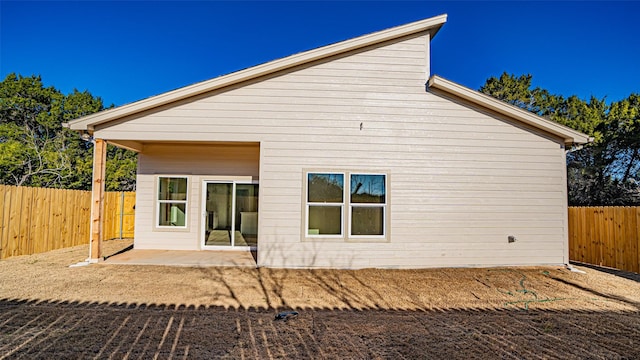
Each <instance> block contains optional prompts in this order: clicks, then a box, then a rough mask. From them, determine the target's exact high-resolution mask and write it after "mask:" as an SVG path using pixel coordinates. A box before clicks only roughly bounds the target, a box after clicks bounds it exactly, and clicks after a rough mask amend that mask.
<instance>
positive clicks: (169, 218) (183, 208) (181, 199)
mask: <svg viewBox="0 0 640 360" xmlns="http://www.w3.org/2000/svg"><path fill="white" fill-rule="evenodd" d="M157 209H158V213H157V215H158V221H157V223H156V224H157V226H158V227H178V228H186V227H187V178H186V177H166V176H161V177H158V197H157Z"/></svg>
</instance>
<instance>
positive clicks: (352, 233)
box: [305, 172, 388, 239]
mask: <svg viewBox="0 0 640 360" xmlns="http://www.w3.org/2000/svg"><path fill="white" fill-rule="evenodd" d="M306 185H307V186H306V189H307V193H306V194H305V195H306V214H305V231H306V234H305V236H306V237H308V238H313V237H322V238H325V237H334V238H343V239H344V238H350V239H361V238H367V239H384V238H386V236H387V229H386V224H387V217H388V212H387V203H388V199H387V175H386V174H383V173H366V172H358V173H349V172H345V173H339V172H307V173H306ZM347 194H348V195H347ZM345 234H346V236H345Z"/></svg>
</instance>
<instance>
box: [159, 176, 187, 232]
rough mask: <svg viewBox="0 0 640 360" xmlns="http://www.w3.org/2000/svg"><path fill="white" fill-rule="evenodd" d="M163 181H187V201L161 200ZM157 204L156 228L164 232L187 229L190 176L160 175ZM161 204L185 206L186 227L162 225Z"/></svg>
mask: <svg viewBox="0 0 640 360" xmlns="http://www.w3.org/2000/svg"><path fill="white" fill-rule="evenodd" d="M162 179H185V181H186V184H185V199H184V200H160V199H159V194H160V183H161V182H162ZM154 197H155V203H156V211H155V213H156V216H155V218H156V220H155V223H154V225H155V228H156V229H162V230H169V229H187V228H188V224H189V177H188V176H180V175H158V176H157V181H156V191H155V195H154ZM161 204H184V226H171V225H160V210H161Z"/></svg>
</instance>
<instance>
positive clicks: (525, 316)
mask: <svg viewBox="0 0 640 360" xmlns="http://www.w3.org/2000/svg"><path fill="white" fill-rule="evenodd" d="M638 343H640V313H638V312H612V311H591V312H587V311H573V310H567V311H549V310H530V311H523V310H514V309H509V310H507V309H503V310H477V309H475V310H461V309H458V310H444V309H439V310H431V311H410V310H384V311H382V310H352V309H350V310H339V309H305V310H301V311H300V314H299V315H298V316H297V317H295V318H291V319H290V320H288V321H282V320H280V321H279V320H275V319H274V316H273V312H272V311H270V310H268V309H255V308H250V309H233V308H223V307H204V306H199V307H195V306H176V305H157V304H135V303H132V304H129V303H96V302H64V301H63V302H48V301H28V300H17V299H0V358H2V359H15V358H29V359H48V358H51V356H52V355H53V354H55V357H57V358H94V359H106V358H120V359H134V358H135V359H151V358H160V359H170V358H171V359H185V358H195V359H200V358H202V359H204V358H206V359H211V358H222V359H243V358H271V359H275V358H300V359H301V358H304V359H327V358H335V359H338V358H340V359H342V358H353V359H368V358H380V359H400V358H447V359H449V358H450V359H468V358H478V359H493V358H505V357H506V358H581V359H611V358H640V347H638V346H637V344H638Z"/></svg>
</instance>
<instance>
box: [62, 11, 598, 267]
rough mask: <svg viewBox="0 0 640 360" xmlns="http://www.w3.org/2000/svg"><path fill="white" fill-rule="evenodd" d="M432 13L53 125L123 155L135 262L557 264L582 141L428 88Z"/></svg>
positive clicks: (435, 21) (496, 106) (442, 86)
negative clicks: (573, 154) (193, 258)
mask: <svg viewBox="0 0 640 360" xmlns="http://www.w3.org/2000/svg"><path fill="white" fill-rule="evenodd" d="M445 21H446V16H445V15H442V16H437V17H433V18H429V19H425V20H421V21H417V22H414V23H410V24H406V25H402V26H399V27H395V28H391V29H387V30H383V31H380V32H376V33H372V34H368V35H364V36H361V37H358V38H355V39H351V40H346V41H343V42H340V43H336V44H332V45H329V46H325V47H322V48H318V49H314V50H310V51H307V52H303V53H300V54H296V55H292V56H290V57H287V58H283V59H278V60H275V61H272V62H269V63H265V64H262V65H258V66H255V67H252V68H249V69H245V70H242V71H238V72H235V73H231V74H229V75H225V76H222V77H219V78H215V79H212V80H208V81H205V82H202V83H198V84H194V85H191V86H188V87H185V88H182V89H178V90H175V91H172V92H169V93H165V94H161V95H158V96H155V97H152V98H149V99H145V100H141V101H139V102H136V103H132V104H129V105H125V106H122V107H119V108H115V109H111V110H107V111H104V112H101V113H98V114H94V115H91V116H88V117H85V118H81V119H78V120H75V121H73V122H71V123H70V124H69V127H70V128H71V129H75V130H78V131H85V132H88V133H89V134H91V135H92V136H93V137H94V138H96V139H104V140H106V141H107V142H109V143H111V144H113V145H116V146H121V147H125V148H129V149H133V150H135V151H138V152H139V157H138V174H137V204H136V225H135V240H134V244H135V245H134V246H135V248H136V249H169V250H203V251H204V250H230V251H233V250H235V251H248V250H252V249H254V250H257V265H258V266H267V267H288V268H317V267H330V268H367V267H379V268H422V267H443V266H497V265H540V264H566V263H568V244H567V237H568V236H567V228H568V224H567V190H566V165H565V150H566V149H567V148H568V147H570V146H572V145H573V144H581V143H585V142H587V141H588V140H589V139H588V137H587V136H586V135H584V134H581V133H578V132H576V131H573V130H571V129H568V128H565V127H562V126H560V125H558V124H555V123H552V122H550V121H548V120H546V119H542V118H540V117H537V116H535V115H532V114H530V113H527V112H525V111H523V110H520V109H517V108H515V107H512V106H510V105H507V104H504V103H502V102H500V101H498V100H495V99H492V98H489V97H487V96H485V95H482V94H480V93H478V92H475V91H473V90H470V89H468V88H465V87H463V86H460V85H458V84H455V83H453V82H450V81H448V80H445V79H443V78H441V77H438V76H432V74H431V70H430V68H431V66H430V51H431V50H430V49H431V40H432V38H433V37H434V36H435V35H436V33H437V32H438V31H439V30H440V28H441V27H442V25H443V24H444V23H445Z"/></svg>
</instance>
